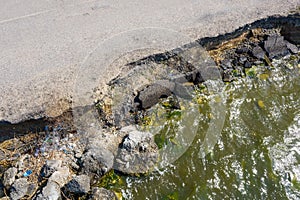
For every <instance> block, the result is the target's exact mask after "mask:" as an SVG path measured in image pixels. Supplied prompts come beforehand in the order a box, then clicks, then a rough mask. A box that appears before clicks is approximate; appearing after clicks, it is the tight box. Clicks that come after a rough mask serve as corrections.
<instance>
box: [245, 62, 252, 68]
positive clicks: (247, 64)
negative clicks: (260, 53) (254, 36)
mask: <svg viewBox="0 0 300 200" xmlns="http://www.w3.org/2000/svg"><path fill="white" fill-rule="evenodd" d="M244 67H245V68H251V67H252V65H251V63H250V62H249V61H248V60H247V61H246V62H245V63H244Z"/></svg>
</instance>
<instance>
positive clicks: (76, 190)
mask: <svg viewBox="0 0 300 200" xmlns="http://www.w3.org/2000/svg"><path fill="white" fill-rule="evenodd" d="M65 189H66V190H67V191H68V192H71V193H73V194H86V193H88V192H89V191H90V177H89V176H87V175H79V176H75V177H74V178H73V179H72V180H71V181H70V182H68V183H67V184H66V185H65Z"/></svg>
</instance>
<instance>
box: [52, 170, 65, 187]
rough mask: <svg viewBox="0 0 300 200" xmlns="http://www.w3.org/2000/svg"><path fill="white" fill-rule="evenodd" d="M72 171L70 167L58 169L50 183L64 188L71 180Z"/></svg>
mask: <svg viewBox="0 0 300 200" xmlns="http://www.w3.org/2000/svg"><path fill="white" fill-rule="evenodd" d="M69 176H70V171H69V168H68V167H61V168H58V171H55V172H54V173H53V174H52V175H51V176H50V177H49V179H48V182H51V181H53V182H56V183H57V184H58V185H59V186H60V187H63V186H64V185H65V184H66V183H67V182H68V179H69Z"/></svg>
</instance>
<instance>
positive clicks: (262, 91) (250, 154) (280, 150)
mask: <svg viewBox="0 0 300 200" xmlns="http://www.w3.org/2000/svg"><path fill="white" fill-rule="evenodd" d="M287 60H288V59H287ZM282 63H283V62H282V61H280V62H276V61H274V62H273V65H274V66H272V67H265V66H256V67H253V68H252V69H251V70H252V71H251V76H247V77H244V78H240V79H238V80H236V81H234V82H232V83H229V84H226V85H225V86H224V91H223V95H224V96H225V98H224V100H223V104H224V109H225V110H223V111H221V113H223V114H224V116H225V122H224V126H223V129H222V131H221V134H220V136H219V137H218V140H217V143H216V144H215V145H214V147H213V148H212V149H211V151H210V152H209V153H207V154H206V155H205V156H204V157H203V156H201V155H202V154H201V152H200V149H201V145H202V144H203V140H204V138H205V137H206V134H207V129H208V127H209V123H210V120H209V119H210V118H209V117H207V116H208V114H209V110H210V108H209V104H208V103H205V101H204V102H203V101H201V103H202V104H203V105H199V111H200V113H201V114H200V115H199V119H198V120H199V121H200V122H199V125H198V126H195V128H197V134H196V136H195V138H194V139H193V142H192V145H191V146H190V147H189V148H188V150H187V151H186V152H185V153H184V154H183V155H182V156H181V157H180V158H179V159H178V160H176V161H175V162H173V163H171V164H170V165H169V166H167V167H165V168H162V169H159V170H157V171H154V172H152V173H150V174H148V175H146V176H141V177H128V176H122V177H121V178H122V180H123V183H122V184H120V185H118V186H112V188H111V189H113V190H115V191H119V192H121V193H122V196H123V198H125V199H300V98H299V97H300V72H299V71H300V68H299V60H296V61H294V62H293V64H292V65H291V64H290V63H289V64H282ZM201 103H200V104H201ZM191 120H195V119H191Z"/></svg>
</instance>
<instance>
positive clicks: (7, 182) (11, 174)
mask: <svg viewBox="0 0 300 200" xmlns="http://www.w3.org/2000/svg"><path fill="white" fill-rule="evenodd" d="M17 173H18V170H17V168H15V167H11V168H9V169H8V170H6V171H5V172H4V175H3V185H4V187H5V188H6V189H9V188H10V186H11V185H12V184H13V182H14V181H15V178H16V175H17Z"/></svg>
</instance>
